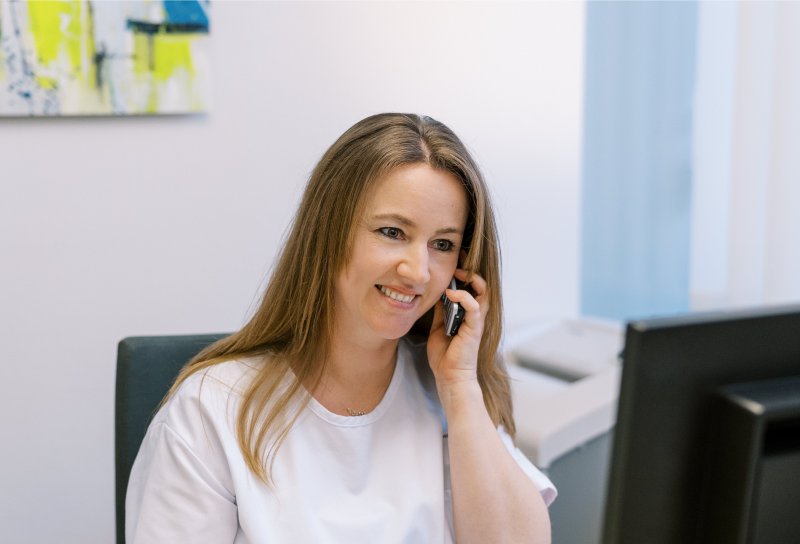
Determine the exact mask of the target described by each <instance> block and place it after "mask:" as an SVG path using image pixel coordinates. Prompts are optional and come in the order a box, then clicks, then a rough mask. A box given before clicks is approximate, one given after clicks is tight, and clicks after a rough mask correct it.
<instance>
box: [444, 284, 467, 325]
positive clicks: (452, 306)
mask: <svg viewBox="0 0 800 544" xmlns="http://www.w3.org/2000/svg"><path fill="white" fill-rule="evenodd" d="M450 289H464V283H463V282H461V281H459V280H457V279H455V278H453V279H451V280H450ZM442 302H443V303H444V332H445V334H447V336H455V335H456V334H457V333H458V328H459V327H460V326H461V322H462V321H464V308H463V307H462V306H461V304H459V303H458V302H453V301H452V300H450V299H449V298H447V292H446V291H445V292H444V293H442Z"/></svg>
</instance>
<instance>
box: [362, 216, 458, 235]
mask: <svg viewBox="0 0 800 544" xmlns="http://www.w3.org/2000/svg"><path fill="white" fill-rule="evenodd" d="M382 219H393V220H395V221H397V222H398V223H400V224H402V225H405V226H406V227H411V228H414V227H416V226H417V224H416V223H414V222H413V221H412V220H411V219H409V218H408V217H405V216H403V215H400V214H399V213H381V214H378V215H373V216H372V220H373V221H379V220H382ZM436 234H464V232H463V231H462V230H461V229H457V228H454V227H448V228H444V229H439V230H437V231H436Z"/></svg>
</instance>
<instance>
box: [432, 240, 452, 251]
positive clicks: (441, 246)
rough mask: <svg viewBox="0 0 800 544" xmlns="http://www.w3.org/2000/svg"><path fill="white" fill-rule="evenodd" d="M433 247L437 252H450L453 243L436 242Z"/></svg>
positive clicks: (447, 241) (445, 241)
mask: <svg viewBox="0 0 800 544" xmlns="http://www.w3.org/2000/svg"><path fill="white" fill-rule="evenodd" d="M433 247H434V248H435V249H436V250H437V251H450V250H451V249H453V242H451V241H450V240H436V241H435V242H434V243H433Z"/></svg>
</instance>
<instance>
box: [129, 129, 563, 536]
mask: <svg viewBox="0 0 800 544" xmlns="http://www.w3.org/2000/svg"><path fill="white" fill-rule="evenodd" d="M459 261H460V263H459ZM459 264H460V266H459ZM453 276H455V277H456V278H458V279H459V280H462V281H464V282H466V283H467V284H468V285H469V286H470V289H469V290H450V289H447V291H446V294H447V296H448V297H449V298H450V299H451V300H452V301H454V302H457V303H459V304H461V305H462V306H463V308H464V309H465V310H466V314H465V318H464V322H463V324H462V325H461V328H460V329H459V330H458V333H457V334H456V335H455V336H452V337H449V336H447V335H446V334H445V331H444V329H443V306H442V302H441V300H440V297H441V295H442V293H443V292H445V290H446V288H447V287H448V285H449V283H450V281H451V278H452V277H453ZM500 302H501V297H500V279H499V251H498V247H497V239H496V232H495V225H494V218H493V216H492V210H491V207H490V202H489V197H488V194H487V190H486V187H485V184H484V182H483V179H482V177H481V174H480V172H479V171H478V168H477V166H476V164H475V162H474V161H473V160H472V158H471V157H470V155H469V153H468V152H467V150H466V149H465V147H464V146H463V144H462V143H461V141H460V140H459V139H458V138H457V137H456V136H455V134H453V132H452V131H450V130H449V129H448V128H447V127H445V126H444V125H442V124H441V123H439V122H437V121H434V120H433V119H430V118H428V117H422V118H421V117H418V116H416V115H401V114H383V115H376V116H373V117H369V118H367V119H364V120H363V121H361V122H359V123H357V124H356V125H354V126H353V127H352V128H350V129H349V130H348V131H347V132H345V133H344V134H343V135H342V136H341V137H340V138H339V139H338V141H337V142H336V143H335V144H334V145H333V146H332V147H331V148H330V149H329V150H328V151H327V152H326V153H325V155H324V156H323V157H322V160H320V162H319V164H318V165H317V167H316V168H315V169H314V172H313V173H312V175H311V179H310V180H309V183H308V186H307V188H306V191H305V194H304V196H303V200H302V203H301V204H300V208H299V210H298V212H297V216H296V218H295V221H294V226H293V228H292V231H291V233H290V235H289V238H288V240H287V242H286V245H285V247H284V249H283V252H282V253H281V256H280V259H279V261H278V264H277V267H276V269H275V271H274V274H273V276H272V279H271V281H270V283H269V285H268V287H267V289H266V292H265V294H264V298H263V301H262V303H261V305H260V308H259V309H258V311H257V312H256V314H255V315H254V316H253V318H252V319H251V320H250V322H249V323H248V324H247V325H245V327H244V328H243V329H242V330H241V331H239V332H237V333H236V334H234V335H232V336H230V337H229V338H226V339H225V340H222V341H220V342H217V343H216V344H214V345H212V346H211V347H209V348H208V349H206V350H205V351H203V352H202V353H200V354H199V355H198V356H197V357H195V358H194V359H193V360H192V361H190V362H189V363H188V364H187V366H186V367H185V368H184V369H183V371H182V372H181V374H180V376H179V377H178V379H177V380H176V382H175V384H174V386H173V387H172V389H171V391H170V392H169V394H168V395H167V398H166V399H165V401H164V404H163V405H162V408H161V410H160V411H159V412H158V414H157V415H156V417H155V418H154V420H153V422H152V424H151V425H150V428H149V429H148V432H147V436H146V437H145V439H144V442H143V444H142V446H141V449H140V451H139V455H138V456H137V458H136V462H135V464H134V466H133V470H132V473H131V479H130V483H129V486H128V495H127V510H126V519H127V527H126V535H127V542H128V543H129V544H133V543H144V542H193V543H206V542H207V543H222V542H225V543H230V542H235V543H237V544H241V543H246V542H250V543H293V542H309V543H311V542H313V543H334V542H337V543H338V542H348V543H351V542H365V543H366V542H369V543H377V542H386V543H389V542H392V543H395V542H407V543H420V542H452V541H453V540H457V541H458V542H459V544H466V543H469V542H481V543H486V542H549V540H550V532H549V518H548V514H547V508H546V504H545V502H547V503H548V504H549V502H550V501H552V499H553V498H554V497H555V489H554V488H553V486H552V484H551V483H550V482H549V480H547V478H546V477H544V476H543V475H542V474H541V473H539V472H538V471H537V470H536V468H535V467H533V465H531V464H530V462H528V461H527V459H525V457H524V456H523V455H522V454H521V453H520V451H519V450H518V449H517V448H515V447H514V445H513V442H512V437H513V434H514V421H513V418H512V414H511V398H510V391H509V385H508V378H507V376H506V375H505V373H504V372H503V368H502V363H501V361H500V358H499V357H498V353H497V349H498V343H499V340H500V334H501V304H500ZM431 310H432V311H431ZM537 487H538V489H537Z"/></svg>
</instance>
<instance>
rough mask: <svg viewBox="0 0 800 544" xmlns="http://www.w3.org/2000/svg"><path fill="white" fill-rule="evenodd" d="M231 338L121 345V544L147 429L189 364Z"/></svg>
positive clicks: (117, 433)
mask: <svg viewBox="0 0 800 544" xmlns="http://www.w3.org/2000/svg"><path fill="white" fill-rule="evenodd" d="M226 336H228V334H201V335H191V336H134V337H130V338H125V339H124V340H122V341H121V342H120V343H119V349H118V351H117V391H116V401H115V409H114V411H115V425H114V440H115V444H114V453H115V464H116V499H117V503H116V504H117V544H125V494H126V492H127V490H128V477H129V476H130V474H131V467H133V461H134V459H136V454H137V453H139V446H141V444H142V440H144V435H145V433H146V432H147V427H148V425H150V421H151V420H152V419H153V416H154V415H155V413H156V411H157V409H158V405H159V404H160V403H161V400H162V399H163V398H164V396H165V395H166V394H167V391H169V388H170V387H171V386H172V383H173V382H174V381H175V378H176V377H177V376H178V372H180V370H181V368H183V365H185V364H186V363H187V362H189V360H190V359H191V358H192V357H194V356H195V355H197V354H198V353H200V351H202V350H203V349H204V348H206V347H207V346H209V345H210V344H213V343H214V342H216V341H217V340H221V339H223V338H225V337H226Z"/></svg>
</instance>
